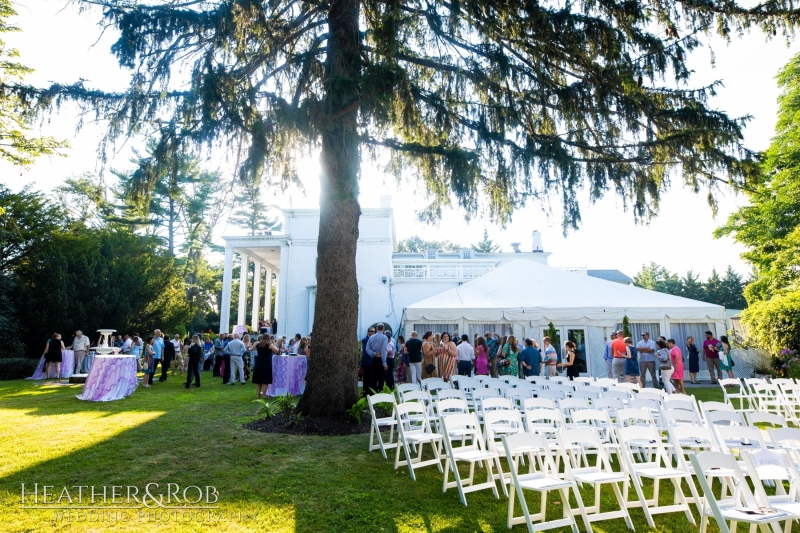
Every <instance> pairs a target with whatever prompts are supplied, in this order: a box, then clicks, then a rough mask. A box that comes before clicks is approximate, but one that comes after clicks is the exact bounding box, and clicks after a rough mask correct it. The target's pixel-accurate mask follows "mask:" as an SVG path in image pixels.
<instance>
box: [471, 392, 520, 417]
mask: <svg viewBox="0 0 800 533" xmlns="http://www.w3.org/2000/svg"><path fill="white" fill-rule="evenodd" d="M476 402H477V401H476ZM491 411H516V412H519V411H517V409H516V408H515V406H514V402H512V401H511V400H509V399H508V398H482V399H481V400H480V405H477V404H476V409H475V414H477V415H478V422H482V421H483V420H484V417H485V416H486V413H489V412H491Z"/></svg>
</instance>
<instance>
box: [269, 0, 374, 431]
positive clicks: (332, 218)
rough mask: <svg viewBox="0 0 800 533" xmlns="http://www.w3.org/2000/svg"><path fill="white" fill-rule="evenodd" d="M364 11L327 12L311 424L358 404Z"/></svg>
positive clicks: (355, 7) (334, 6)
mask: <svg viewBox="0 0 800 533" xmlns="http://www.w3.org/2000/svg"><path fill="white" fill-rule="evenodd" d="M360 7H361V5H360V1H359V0H333V2H332V3H331V6H330V10H329V12H328V29H329V33H330V37H329V39H328V57H327V61H326V65H325V66H326V80H325V87H326V90H327V93H326V97H325V111H326V113H327V115H328V124H327V127H326V128H325V130H324V133H323V135H322V157H321V163H322V173H321V175H320V184H321V187H320V189H321V190H320V219H319V240H318V243H317V256H318V262H317V300H316V307H315V309H314V326H313V329H314V336H313V339H312V347H311V357H310V359H309V366H308V377H307V379H306V391H305V394H303V398H302V399H301V401H300V404H299V409H300V410H301V411H303V412H304V413H306V414H307V415H309V416H331V415H334V414H338V413H342V412H344V410H345V409H347V408H349V407H350V406H351V405H352V404H353V403H355V402H356V401H357V400H358V385H357V380H356V368H357V365H358V355H357V352H356V346H358V342H357V339H358V331H357V328H358V281H357V279H356V246H357V243H358V220H359V217H360V216H361V207H360V206H359V205H358V170H359V153H358V146H359V143H358V131H357V128H356V118H357V113H358V101H359V86H358V84H359V76H360V71H361V37H360V35H359V26H358V16H359V10H360ZM284 320H285V318H284Z"/></svg>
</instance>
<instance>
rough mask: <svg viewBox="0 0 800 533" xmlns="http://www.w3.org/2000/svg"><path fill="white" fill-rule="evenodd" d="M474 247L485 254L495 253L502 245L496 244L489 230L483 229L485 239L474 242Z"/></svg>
mask: <svg viewBox="0 0 800 533" xmlns="http://www.w3.org/2000/svg"><path fill="white" fill-rule="evenodd" d="M472 249H473V250H475V251H476V252H482V253H485V254H490V253H494V252H497V251H499V250H500V246H499V245H497V244H495V243H494V241H493V240H492V239H490V238H489V231H488V230H486V229H484V230H483V239H481V241H480V242H479V243H478V244H473V245H472Z"/></svg>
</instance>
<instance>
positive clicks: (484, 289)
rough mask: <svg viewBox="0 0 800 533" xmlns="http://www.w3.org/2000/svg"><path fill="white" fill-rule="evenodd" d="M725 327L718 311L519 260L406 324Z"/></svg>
mask: <svg viewBox="0 0 800 533" xmlns="http://www.w3.org/2000/svg"><path fill="white" fill-rule="evenodd" d="M624 315H627V316H628V319H630V320H631V321H634V322H647V321H660V320H663V319H664V318H665V317H666V318H669V319H672V320H683V319H691V320H699V319H703V320H706V321H709V322H723V323H724V322H725V308H724V307H722V306H719V305H714V304H709V303H705V302H700V301H697V300H690V299H688V298H681V297H680V296H672V295H670V294H664V293H661V292H655V291H649V290H647V289H641V288H639V287H633V286H631V285H622V284H620V283H615V282H613V281H606V280H603V279H598V278H593V277H590V276H586V275H583V274H579V273H576V272H568V271H564V270H560V269H558V268H553V267H550V266H546V265H542V264H538V263H534V262H532V261H525V260H517V261H512V262H511V263H509V264H507V265H505V266H502V267H500V268H498V269H496V270H493V271H492V272H489V273H488V274H485V275H483V276H481V277H479V278H477V279H475V280H473V281H470V282H469V283H466V284H464V285H462V286H460V287H456V288H455V289H450V290H449V291H445V292H443V293H441V294H437V295H436V296H432V297H431V298H427V299H425V300H422V301H421V302H417V303H415V304H413V305H410V306H408V307H407V308H406V320H408V321H414V320H431V321H436V322H440V321H442V320H445V319H447V320H452V319H453V318H465V319H467V320H470V321H485V322H496V321H500V320H502V319H506V320H508V321H511V322H520V321H541V320H546V321H554V322H555V321H571V320H580V322H581V323H583V322H585V321H587V320H590V321H594V320H600V321H608V320H611V321H614V322H615V323H616V322H619V321H621V320H622V317H623V316H624Z"/></svg>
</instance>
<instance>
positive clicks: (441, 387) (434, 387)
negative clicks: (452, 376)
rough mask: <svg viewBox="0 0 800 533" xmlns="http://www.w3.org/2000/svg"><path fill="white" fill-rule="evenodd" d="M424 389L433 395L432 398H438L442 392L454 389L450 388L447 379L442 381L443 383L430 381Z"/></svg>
mask: <svg viewBox="0 0 800 533" xmlns="http://www.w3.org/2000/svg"><path fill="white" fill-rule="evenodd" d="M422 390H424V391H425V392H427V393H428V394H430V395H431V398H436V397H437V396H439V395H440V394H441V393H443V392H445V391H449V390H453V389H451V388H450V384H449V383H447V382H446V381H442V382H441V383H429V384H428V386H427V387H426V386H423V387H422Z"/></svg>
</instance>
